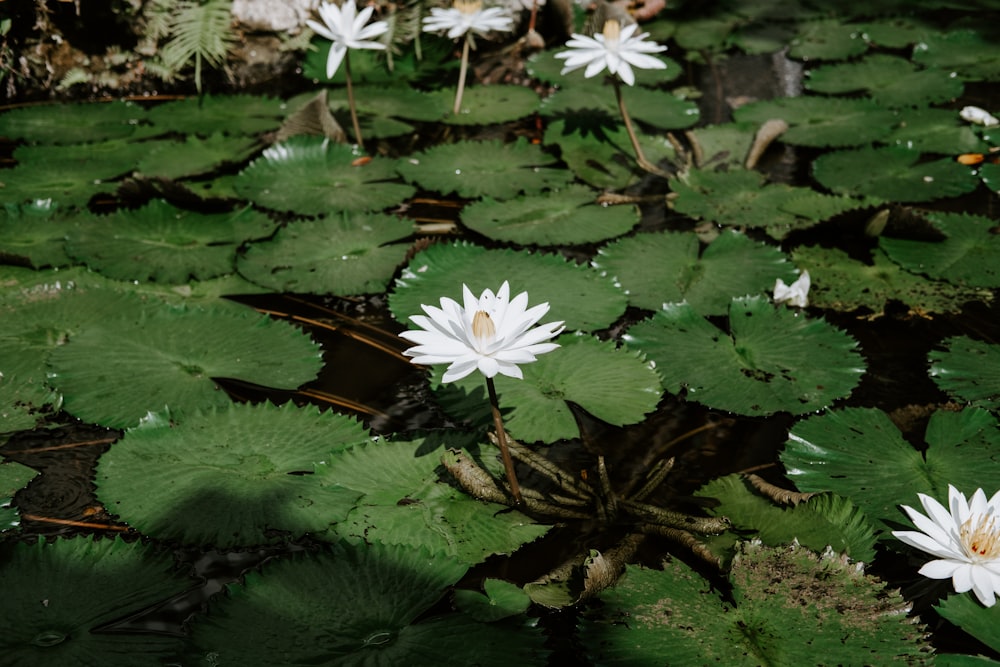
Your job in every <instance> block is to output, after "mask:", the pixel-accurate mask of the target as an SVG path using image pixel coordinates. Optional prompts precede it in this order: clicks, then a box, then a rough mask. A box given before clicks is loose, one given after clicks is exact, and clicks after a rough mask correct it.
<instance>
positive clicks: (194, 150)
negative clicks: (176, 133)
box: [138, 132, 260, 179]
mask: <svg viewBox="0 0 1000 667" xmlns="http://www.w3.org/2000/svg"><path fill="white" fill-rule="evenodd" d="M259 148H260V142H259V141H258V140H257V139H255V138H253V137H244V136H235V137H230V136H226V135H224V134H222V133H221V132H216V133H214V134H211V135H209V136H208V137H207V138H205V139H202V138H200V137H198V136H195V135H190V134H189V135H188V136H187V137H186V138H185V139H184V140H183V141H171V142H169V143H158V144H157V145H156V147H155V148H153V150H151V151H149V154H148V155H147V156H146V157H145V158H143V159H141V160H140V161H139V164H138V168H139V172H140V173H141V174H142V175H143V176H149V177H159V178H171V179H180V178H189V177H192V176H200V175H201V174H206V173H208V172H211V171H213V170H214V169H216V168H218V167H219V166H220V165H222V164H226V163H229V164H237V163H240V162H243V161H244V160H246V159H247V158H249V157H250V156H251V155H253V154H254V153H256V152H257V150H258V149H259Z"/></svg>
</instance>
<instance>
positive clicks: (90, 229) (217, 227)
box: [66, 199, 276, 284]
mask: <svg viewBox="0 0 1000 667" xmlns="http://www.w3.org/2000/svg"><path fill="white" fill-rule="evenodd" d="M275 224H276V223H275V222H274V221H273V220H271V219H270V218H269V217H267V215H265V214H264V213H261V212H260V211H255V210H253V209H251V208H249V207H246V208H242V209H239V210H236V211H233V212H232V213H214V214H212V213H198V212H194V211H185V210H182V209H179V208H176V207H174V206H172V205H171V204H168V203H167V202H165V201H163V200H158V199H157V200H153V201H151V202H150V203H148V204H147V205H145V206H143V207H142V208H139V209H135V210H124V211H117V212H115V213H112V214H110V215H107V216H102V217H96V216H95V217H91V218H90V219H89V220H81V221H80V224H79V225H78V226H77V228H76V229H75V230H73V231H71V232H70V233H69V235H68V237H67V239H66V252H67V253H68V254H69V255H70V256H72V257H74V258H76V259H78V260H80V261H82V262H84V263H86V264H87V266H89V267H90V268H91V269H93V270H95V271H98V272H99V273H102V274H104V275H106V276H108V277H110V278H115V279H118V280H140V281H145V280H154V281H156V282H161V283H172V284H177V283H184V282H187V281H188V280H189V279H191V278H194V279H195V280H204V279H207V278H214V277H216V276H220V275H222V274H225V273H230V272H232V271H233V268H234V264H235V261H236V249H237V247H238V246H239V245H240V244H241V243H243V242H244V241H246V240H250V239H256V238H262V237H265V236H268V235H270V234H271V233H272V232H273V231H274V227H275Z"/></svg>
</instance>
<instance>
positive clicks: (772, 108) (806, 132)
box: [733, 96, 896, 173]
mask: <svg viewBox="0 0 1000 667" xmlns="http://www.w3.org/2000/svg"><path fill="white" fill-rule="evenodd" d="M772 118H780V119H782V120H784V121H785V122H787V123H788V125H789V128H788V130H787V131H786V132H784V133H783V134H782V135H781V140H782V141H783V142H785V143H787V144H792V145H797V146H811V147H815V148H827V147H831V146H862V145H865V144H869V143H871V142H873V141H878V140H880V139H883V138H884V137H885V136H886V135H888V134H889V133H890V132H891V131H892V129H893V128H894V127H895V126H896V117H895V116H894V115H893V112H892V111H890V110H888V109H884V108H882V107H881V106H879V105H878V104H877V103H876V102H875V101H873V100H865V99H851V100H848V99H838V98H830V97H818V96H817V97H785V98H778V99H775V100H764V101H761V102H751V103H750V104H746V105H744V106H741V107H739V108H738V109H735V110H734V111H733V120H735V121H737V122H741V123H744V122H746V123H756V124H758V125H759V124H761V123H764V122H767V121H768V120H771V119H772ZM870 172H871V169H870V168H869V169H868V171H867V172H866V173H870Z"/></svg>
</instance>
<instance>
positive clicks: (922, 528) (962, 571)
mask: <svg viewBox="0 0 1000 667" xmlns="http://www.w3.org/2000/svg"><path fill="white" fill-rule="evenodd" d="M917 496H918V497H919V498H920V504H922V505H923V506H924V511H925V512H927V516H924V515H923V514H921V513H920V512H918V511H916V510H914V509H913V508H912V507H908V506H906V505H903V506H902V507H903V510H904V511H906V513H907V514H908V515H909V517H910V520H911V521H913V523H914V525H915V526H916V527H917V528H918V529H919V531H916V530H894V531H892V534H893V535H894V536H895V537H897V538H898V539H900V540H901V541H903V542H905V543H906V544H909V545H910V546H912V547H916V548H917V549H920V550H921V551H926V552H927V553H930V554H933V555H935V556H937V557H938V560H932V561H930V562H928V563H926V564H925V565H924V566H923V567H921V568H920V574H922V575H924V576H925V577H929V578H931V579H949V578H950V579H951V581H952V584H953V585H954V586H955V591H956V592H958V593H965V592H966V591H969V590H971V591H973V592H974V593H975V594H976V597H977V598H979V601H980V602H982V603H983V604H984V605H986V606H987V607H992V606H993V605H994V604H995V603H996V596H997V595H998V594H1000V524H998V521H1000V491H998V492H997V493H995V494H993V497H992V498H990V499H989V500H987V499H986V494H985V493H983V490H982V489H976V492H975V493H974V494H972V498H971V499H969V500H968V501H967V500H966V499H965V494H963V493H960V492H959V491H958V489H956V488H955V487H954V486H952V485H950V484H949V485H948V505H949V506H950V508H951V509H950V511H949V510H948V509H945V508H944V507H943V506H942V505H941V503H939V502H938V501H936V500H934V499H933V498H931V497H930V496H927V495H924V494H922V493H918V494H917Z"/></svg>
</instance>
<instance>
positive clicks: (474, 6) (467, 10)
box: [454, 0, 483, 14]
mask: <svg viewBox="0 0 1000 667" xmlns="http://www.w3.org/2000/svg"><path fill="white" fill-rule="evenodd" d="M454 6H455V9H457V10H458V11H460V12H462V13H463V14H475V13H476V12H478V11H479V10H480V9H482V8H483V3H482V0H455V5H454Z"/></svg>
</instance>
